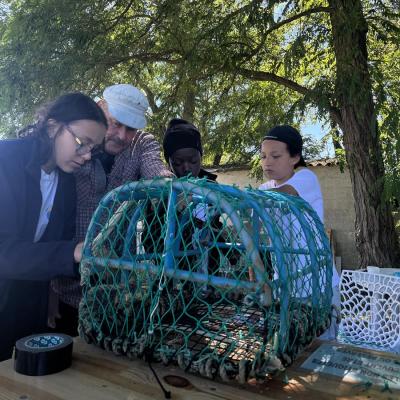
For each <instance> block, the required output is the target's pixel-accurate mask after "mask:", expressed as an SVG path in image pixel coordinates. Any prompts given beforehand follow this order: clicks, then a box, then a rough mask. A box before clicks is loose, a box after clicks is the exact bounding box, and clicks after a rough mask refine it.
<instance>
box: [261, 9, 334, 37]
mask: <svg viewBox="0 0 400 400" xmlns="http://www.w3.org/2000/svg"><path fill="white" fill-rule="evenodd" d="M329 11H330V8H329V7H315V8H310V9H309V10H305V11H303V12H301V13H299V14H296V15H293V17H290V18H287V19H284V20H283V21H280V22H277V23H276V24H275V25H274V26H271V28H269V29H267V30H266V31H265V34H266V35H268V34H269V33H271V32H273V31H276V30H277V29H279V28H280V27H281V26H283V25H286V24H290V23H291V22H293V21H296V20H297V19H300V18H303V17H306V16H308V15H311V14H318V13H321V12H326V13H329Z"/></svg>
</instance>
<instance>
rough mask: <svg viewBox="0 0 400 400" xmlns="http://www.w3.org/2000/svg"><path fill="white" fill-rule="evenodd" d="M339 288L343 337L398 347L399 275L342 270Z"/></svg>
mask: <svg viewBox="0 0 400 400" xmlns="http://www.w3.org/2000/svg"><path fill="white" fill-rule="evenodd" d="M340 292H341V314H342V322H341V325H340V333H341V336H342V337H343V339H345V341H349V342H351V343H357V344H363V343H364V344H367V345H371V346H372V347H374V346H377V347H383V348H386V349H391V350H394V351H400V277H397V276H390V275H385V274H382V273H379V274H377V273H371V272H366V271H343V272H342V275H341V281H340Z"/></svg>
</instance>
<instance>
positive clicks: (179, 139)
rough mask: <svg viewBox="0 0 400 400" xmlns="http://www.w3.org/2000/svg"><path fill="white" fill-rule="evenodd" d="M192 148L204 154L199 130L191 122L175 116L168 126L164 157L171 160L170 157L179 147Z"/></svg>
mask: <svg viewBox="0 0 400 400" xmlns="http://www.w3.org/2000/svg"><path fill="white" fill-rule="evenodd" d="M185 148H192V149H196V150H198V151H199V153H200V154H201V155H203V147H202V145H201V137H200V132H199V130H198V129H197V128H196V127H195V126H194V125H193V124H191V123H190V122H188V121H186V120H184V119H180V118H174V119H172V120H171V121H170V122H169V123H168V126H167V130H166V131H165V134H164V140H163V149H164V157H165V159H166V160H167V163H168V162H169V159H170V157H171V156H172V155H173V154H174V153H175V151H177V150H179V149H185Z"/></svg>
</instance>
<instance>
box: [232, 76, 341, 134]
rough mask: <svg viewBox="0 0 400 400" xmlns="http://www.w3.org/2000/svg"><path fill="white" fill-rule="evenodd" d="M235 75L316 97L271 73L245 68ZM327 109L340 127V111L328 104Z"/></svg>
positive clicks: (294, 83) (307, 90) (311, 92)
mask: <svg viewBox="0 0 400 400" xmlns="http://www.w3.org/2000/svg"><path fill="white" fill-rule="evenodd" d="M236 73H237V74H239V75H241V76H244V77H245V78H248V79H250V80H253V81H265V82H274V83H277V84H278V85H282V86H285V87H287V88H288V89H291V90H293V91H295V92H297V93H300V94H302V95H303V96H308V97H309V98H310V99H312V98H315V97H316V96H315V95H314V92H313V91H312V90H311V89H308V88H307V87H305V86H302V85H299V84H298V83H297V82H294V81H292V80H290V79H287V78H284V77H282V76H279V75H276V74H274V73H272V72H265V71H252V70H250V69H246V68H239V69H237V70H236ZM327 108H328V111H329V114H330V116H331V118H332V119H333V120H334V121H335V122H336V123H337V124H338V125H339V126H340V125H341V123H342V116H341V113H340V110H339V109H338V108H337V107H334V106H333V105H332V104H329V105H328V107H327Z"/></svg>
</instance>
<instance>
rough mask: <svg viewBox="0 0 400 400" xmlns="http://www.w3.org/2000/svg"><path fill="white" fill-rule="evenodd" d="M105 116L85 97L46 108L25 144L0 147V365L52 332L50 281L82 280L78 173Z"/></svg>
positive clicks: (21, 140) (72, 97) (101, 133)
mask: <svg viewBox="0 0 400 400" xmlns="http://www.w3.org/2000/svg"><path fill="white" fill-rule="evenodd" d="M106 127H107V122H106V118H105V116H104V114H103V111H102V110H101V109H100V107H98V106H97V104H96V103H95V102H94V101H93V100H91V99H90V98H89V97H87V96H85V95H84V94H82V93H71V94H66V95H63V96H60V97H59V98H57V99H56V100H55V101H54V102H53V103H51V104H49V105H48V106H47V107H45V108H43V109H42V110H41V111H40V112H39V115H38V120H37V122H36V123H35V124H33V125H29V126H27V127H26V128H24V129H23V130H22V131H21V132H20V135H19V136H21V138H19V139H14V140H2V141H0V188H1V191H0V361H1V360H4V359H7V358H9V357H11V355H12V349H13V345H14V343H15V341H16V340H18V339H19V338H21V337H23V336H26V335H29V334H33V333H39V332H44V331H46V330H48V328H47V316H48V307H49V301H48V299H49V281H50V279H52V278H54V277H58V276H77V275H78V264H77V263H79V262H80V260H81V253H82V243H77V242H76V241H75V240H73V238H74V233H75V207H76V198H75V180H74V177H73V174H72V173H73V172H76V171H77V170H79V168H81V166H82V165H83V164H84V163H85V162H87V161H88V160H90V158H91V155H92V153H93V152H94V151H96V149H98V148H99V146H100V145H101V144H102V142H103V139H104V136H105V133H106V129H107V128H106Z"/></svg>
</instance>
